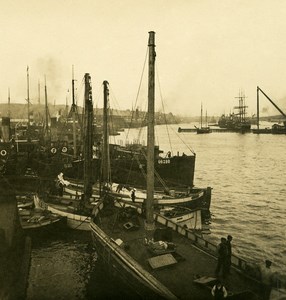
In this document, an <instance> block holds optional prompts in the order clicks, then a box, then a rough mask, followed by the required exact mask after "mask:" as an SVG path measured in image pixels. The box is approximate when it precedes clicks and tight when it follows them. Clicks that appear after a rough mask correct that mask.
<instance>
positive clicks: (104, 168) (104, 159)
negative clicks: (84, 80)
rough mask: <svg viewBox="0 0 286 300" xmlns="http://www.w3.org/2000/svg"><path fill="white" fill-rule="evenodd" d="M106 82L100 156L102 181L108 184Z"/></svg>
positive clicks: (107, 89) (105, 82)
mask: <svg viewBox="0 0 286 300" xmlns="http://www.w3.org/2000/svg"><path fill="white" fill-rule="evenodd" d="M108 84H109V83H108V81H106V80H105V81H103V154H102V181H103V183H109V181H110V176H109V170H110V161H109V132H108V110H109V99H108V96H109V88H108Z"/></svg>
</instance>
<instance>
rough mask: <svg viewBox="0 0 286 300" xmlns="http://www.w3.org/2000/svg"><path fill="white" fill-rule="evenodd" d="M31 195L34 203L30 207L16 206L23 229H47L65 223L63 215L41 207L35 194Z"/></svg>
mask: <svg viewBox="0 0 286 300" xmlns="http://www.w3.org/2000/svg"><path fill="white" fill-rule="evenodd" d="M33 197H34V205H32V206H30V207H27V206H24V207H23V206H22V207H19V206H18V213H19V217H20V223H21V226H22V228H23V229H24V230H25V231H38V230H43V229H45V230H47V229H52V228H56V227H59V226H64V225H65V224H66V218H65V217H63V216H61V215H59V214H56V213H53V212H52V211H50V210H49V209H47V208H45V207H43V205H42V203H41V201H40V199H39V197H38V195H37V194H35V195H34V196H33Z"/></svg>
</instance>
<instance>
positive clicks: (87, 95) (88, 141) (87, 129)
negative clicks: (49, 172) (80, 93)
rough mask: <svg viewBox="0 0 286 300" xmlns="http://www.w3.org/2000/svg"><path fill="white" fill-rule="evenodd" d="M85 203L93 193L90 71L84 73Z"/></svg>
mask: <svg viewBox="0 0 286 300" xmlns="http://www.w3.org/2000/svg"><path fill="white" fill-rule="evenodd" d="M84 82H85V92H84V103H85V112H84V116H85V118H84V121H85V122H84V125H85V126H84V199H83V200H84V203H87V202H88V201H89V199H90V197H91V195H92V176H91V175H92V146H93V103H92V88H91V78H90V75H89V73H86V74H85V75H84Z"/></svg>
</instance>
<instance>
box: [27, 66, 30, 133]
mask: <svg viewBox="0 0 286 300" xmlns="http://www.w3.org/2000/svg"><path fill="white" fill-rule="evenodd" d="M29 82H30V80H29V66H27V102H28V125H27V133H28V138H29V137H30V89H29Z"/></svg>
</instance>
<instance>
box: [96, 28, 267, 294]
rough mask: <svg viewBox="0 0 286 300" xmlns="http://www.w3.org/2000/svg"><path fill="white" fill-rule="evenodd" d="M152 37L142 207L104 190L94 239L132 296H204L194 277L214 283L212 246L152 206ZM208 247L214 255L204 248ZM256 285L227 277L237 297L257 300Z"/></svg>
mask: <svg viewBox="0 0 286 300" xmlns="http://www.w3.org/2000/svg"><path fill="white" fill-rule="evenodd" d="M154 39H155V33H154V32H149V42H148V46H149V84H148V87H149V90H148V100H149V101H148V111H149V113H148V124H149V126H148V137H149V138H148V145H147V146H148V152H147V157H148V159H147V161H148V164H147V171H148V172H147V179H148V180H147V199H146V203H145V205H144V206H143V205H142V207H141V208H140V207H138V206H136V205H135V204H134V203H131V204H129V206H128V209H127V210H126V208H125V207H124V205H122V206H121V207H120V208H118V207H117V205H115V203H116V202H118V200H114V199H110V197H109V195H108V193H107V194H106V197H103V199H102V200H101V201H100V202H98V204H97V207H96V209H94V217H93V218H92V220H91V233H92V238H93V242H94V245H95V246H96V249H97V254H98V255H99V257H100V258H101V260H102V262H103V263H104V264H105V266H106V269H107V270H110V271H111V273H112V274H113V275H115V276H116V277H117V278H118V279H119V280H122V281H123V282H125V284H126V285H127V286H128V287H129V288H131V289H132V290H133V291H134V293H135V294H136V295H139V296H140V297H142V298H148V299H208V298H210V290H209V289H202V288H201V286H200V285H199V283H198V279H200V278H202V276H203V277H204V279H205V278H207V279H208V282H209V283H210V284H212V285H214V284H215V282H216V280H217V278H214V277H213V274H214V270H215V266H216V258H215V256H214V255H213V254H214V252H215V250H216V246H214V245H212V244H211V243H207V242H206V241H205V240H204V239H202V238H200V237H199V236H198V235H196V234H194V233H193V232H191V231H190V230H188V229H186V228H184V227H182V226H180V225H178V224H176V223H173V222H172V221H171V220H168V219H167V218H165V217H164V216H162V215H160V214H157V213H156V212H155V211H154V197H153V195H154V170H153V167H154V164H153V159H154V151H153V143H154V132H153V129H154V128H153V126H154V123H153V122H154V115H153V112H154V110H153V108H154V63H155V44H154ZM130 205H133V209H130ZM199 248H200V249H199ZM206 248H208V249H209V250H211V249H212V250H213V254H212V255H209V254H207V252H204V251H202V250H206ZM210 252H211V251H210ZM235 263H236V262H235V260H234V259H233V264H235ZM240 263H241V261H240ZM237 266H239V263H238V264H237ZM169 267H172V268H169ZM198 274H199V275H200V276H199V277H200V278H198ZM259 288H260V286H259V285H258V284H257V285H255V284H253V282H251V281H250V280H247V279H245V278H244V276H243V275H242V274H241V273H240V272H235V270H234V274H232V275H231V277H230V278H229V279H228V282H227V289H228V291H229V294H231V295H232V296H234V298H237V299H238V298H239V299H260V296H261V294H260V293H261V292H260V290H259Z"/></svg>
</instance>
